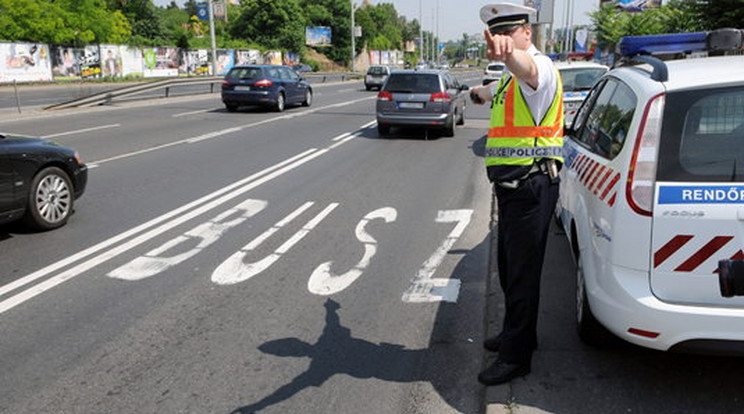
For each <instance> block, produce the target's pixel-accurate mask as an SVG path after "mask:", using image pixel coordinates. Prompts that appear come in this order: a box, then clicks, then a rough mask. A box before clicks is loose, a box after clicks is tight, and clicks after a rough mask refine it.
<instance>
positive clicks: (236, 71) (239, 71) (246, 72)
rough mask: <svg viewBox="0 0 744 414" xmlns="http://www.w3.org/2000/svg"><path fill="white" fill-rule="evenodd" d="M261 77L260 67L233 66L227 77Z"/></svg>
mask: <svg viewBox="0 0 744 414" xmlns="http://www.w3.org/2000/svg"><path fill="white" fill-rule="evenodd" d="M261 77H263V72H262V71H261V68H233V69H232V70H231V71H230V72H229V73H228V74H227V79H258V78H261Z"/></svg>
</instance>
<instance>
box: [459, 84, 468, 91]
mask: <svg viewBox="0 0 744 414" xmlns="http://www.w3.org/2000/svg"><path fill="white" fill-rule="evenodd" d="M460 90H461V91H469V90H470V86H468V85H460Z"/></svg>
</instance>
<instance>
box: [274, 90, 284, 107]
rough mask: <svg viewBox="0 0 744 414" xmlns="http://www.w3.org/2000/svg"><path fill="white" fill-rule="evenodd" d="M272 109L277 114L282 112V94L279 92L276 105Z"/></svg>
mask: <svg viewBox="0 0 744 414" xmlns="http://www.w3.org/2000/svg"><path fill="white" fill-rule="evenodd" d="M274 109H275V110H276V111H277V112H282V111H284V93H283V92H279V95H278V96H277V97H276V105H275V106H274Z"/></svg>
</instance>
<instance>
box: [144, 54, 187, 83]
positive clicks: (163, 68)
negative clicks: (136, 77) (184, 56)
mask: <svg viewBox="0 0 744 414" xmlns="http://www.w3.org/2000/svg"><path fill="white" fill-rule="evenodd" d="M142 58H143V63H144V76H145V77H146V78H150V77H158V76H178V48H177V47H153V48H145V49H143V51H142Z"/></svg>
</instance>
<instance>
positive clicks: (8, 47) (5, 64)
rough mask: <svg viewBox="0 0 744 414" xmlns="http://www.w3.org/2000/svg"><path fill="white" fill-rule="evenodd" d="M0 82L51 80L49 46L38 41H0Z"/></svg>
mask: <svg viewBox="0 0 744 414" xmlns="http://www.w3.org/2000/svg"><path fill="white" fill-rule="evenodd" d="M0 57H2V59H0V82H1V83H6V82H13V81H18V82H34V81H51V80H52V63H51V56H50V55H49V46H47V45H44V44H39V43H0Z"/></svg>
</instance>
